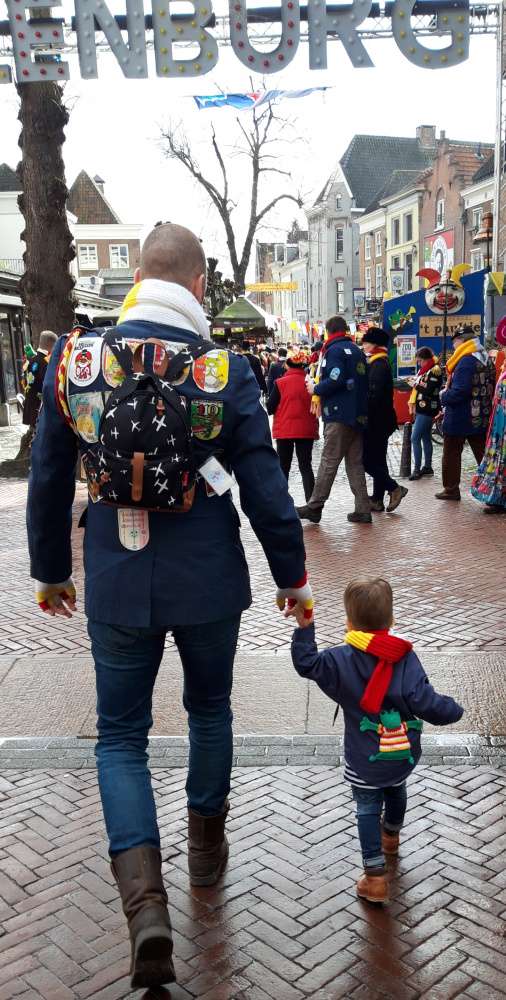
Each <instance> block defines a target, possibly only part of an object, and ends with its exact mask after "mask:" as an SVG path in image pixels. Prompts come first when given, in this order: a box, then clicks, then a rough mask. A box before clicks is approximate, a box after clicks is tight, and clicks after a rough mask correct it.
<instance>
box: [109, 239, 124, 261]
mask: <svg viewBox="0 0 506 1000" xmlns="http://www.w3.org/2000/svg"><path fill="white" fill-rule="evenodd" d="M109 259H110V261H111V267H128V244H127V243H112V244H110V246H109Z"/></svg>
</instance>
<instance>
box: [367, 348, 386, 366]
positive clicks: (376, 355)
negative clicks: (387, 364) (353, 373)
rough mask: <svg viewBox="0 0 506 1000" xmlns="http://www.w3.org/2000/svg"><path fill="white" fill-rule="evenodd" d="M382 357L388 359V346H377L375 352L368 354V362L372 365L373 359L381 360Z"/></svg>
mask: <svg viewBox="0 0 506 1000" xmlns="http://www.w3.org/2000/svg"><path fill="white" fill-rule="evenodd" d="M380 358H387V360H388V350H387V348H386V347H377V348H376V350H375V352H374V354H369V355H368V358H367V360H368V362H369V364H370V365H372V363H373V361H379V359H380Z"/></svg>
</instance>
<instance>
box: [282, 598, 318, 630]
mask: <svg viewBox="0 0 506 1000" xmlns="http://www.w3.org/2000/svg"><path fill="white" fill-rule="evenodd" d="M287 603H288V606H287V608H286V610H285V611H284V613H283V617H284V618H295V621H296V622H297V625H298V627H299V628H307V627H308V625H311V624H312V623H313V622H314V614H313V610H312V609H311V617H310V618H308V617H307V609H306V608H304V607H303V605H302V604H299V602H298V601H294V600H293V599H290V600H289V601H288V602H287Z"/></svg>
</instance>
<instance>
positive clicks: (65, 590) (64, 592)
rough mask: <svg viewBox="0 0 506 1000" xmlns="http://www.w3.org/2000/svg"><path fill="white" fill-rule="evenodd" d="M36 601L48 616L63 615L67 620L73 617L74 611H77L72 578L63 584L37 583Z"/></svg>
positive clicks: (37, 581)
mask: <svg viewBox="0 0 506 1000" xmlns="http://www.w3.org/2000/svg"><path fill="white" fill-rule="evenodd" d="M35 600H36V601H37V604H38V605H39V608H41V610H42V611H45V612H46V613H47V614H49V615H51V616H52V617H53V616H54V615H63V616H64V617H65V618H71V617H72V611H75V610H76V588H75V587H74V582H73V580H72V577H71V576H69V578H68V580H64V581H63V583H41V582H40V581H39V580H36V581H35Z"/></svg>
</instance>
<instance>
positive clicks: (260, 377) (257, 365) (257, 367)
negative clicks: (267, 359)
mask: <svg viewBox="0 0 506 1000" xmlns="http://www.w3.org/2000/svg"><path fill="white" fill-rule="evenodd" d="M242 353H243V355H244V357H245V358H247V359H248V361H249V365H250V368H251V370H252V372H253V375H254V376H255V378H256V380H257V382H258V388H259V389H260V392H261V393H262V394H263V395H265V393H266V392H267V385H266V382H265V375H264V370H263V368H262V365H261V362H260V358H259V357H257V355H256V354H255V353H254V352H253V350H252V345H251V344H250V342H249V340H243V343H242Z"/></svg>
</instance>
